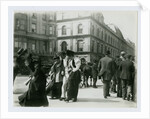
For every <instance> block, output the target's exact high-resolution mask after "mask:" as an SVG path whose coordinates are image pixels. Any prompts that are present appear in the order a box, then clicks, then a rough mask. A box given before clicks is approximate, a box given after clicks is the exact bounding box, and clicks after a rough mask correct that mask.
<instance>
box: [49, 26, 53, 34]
mask: <svg viewBox="0 0 150 119" xmlns="http://www.w3.org/2000/svg"><path fill="white" fill-rule="evenodd" d="M49 34H50V35H52V34H53V27H52V26H50V27H49Z"/></svg>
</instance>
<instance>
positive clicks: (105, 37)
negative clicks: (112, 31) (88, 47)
mask: <svg viewBox="0 0 150 119" xmlns="http://www.w3.org/2000/svg"><path fill="white" fill-rule="evenodd" d="M105 41H106V43H107V34H105Z"/></svg>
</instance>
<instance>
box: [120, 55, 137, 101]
mask: <svg viewBox="0 0 150 119" xmlns="http://www.w3.org/2000/svg"><path fill="white" fill-rule="evenodd" d="M130 58H131V55H127V56H126V60H125V61H122V62H121V65H120V71H121V73H120V78H121V80H122V98H123V100H125V99H126V97H127V99H128V100H129V99H130V97H131V96H132V95H131V94H132V85H133V73H134V64H133V62H132V61H130Z"/></svg>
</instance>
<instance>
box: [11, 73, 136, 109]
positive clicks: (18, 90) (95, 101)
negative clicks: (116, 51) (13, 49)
mask: <svg viewBox="0 0 150 119" xmlns="http://www.w3.org/2000/svg"><path fill="white" fill-rule="evenodd" d="M27 79H28V77H26V76H19V77H16V80H15V83H14V90H13V98H14V106H15V107H19V106H20V105H19V104H18V96H19V95H21V94H22V93H24V92H25V91H26V90H27V89H28V86H25V84H24V82H25V81H26V80H27ZM97 85H98V88H92V87H88V88H79V93H78V101H77V102H69V103H66V102H64V101H59V100H58V99H50V97H49V96H47V98H48V101H49V107H54V108H55V107H57V108H61V107H63V108H64V107H65V108H67V107H69V108H70V107H73V108H74V107H78V108H81V107H84V108H130V107H131V108H135V107H136V103H135V102H133V101H127V100H122V98H118V97H117V96H116V93H115V94H114V93H111V96H110V97H108V98H107V99H104V97H103V88H102V87H103V85H102V82H101V81H100V80H98V82H97Z"/></svg>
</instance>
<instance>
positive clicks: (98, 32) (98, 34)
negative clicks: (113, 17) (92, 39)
mask: <svg viewBox="0 0 150 119" xmlns="http://www.w3.org/2000/svg"><path fill="white" fill-rule="evenodd" d="M97 37H99V28H97Z"/></svg>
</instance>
